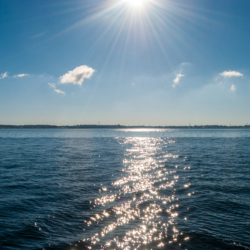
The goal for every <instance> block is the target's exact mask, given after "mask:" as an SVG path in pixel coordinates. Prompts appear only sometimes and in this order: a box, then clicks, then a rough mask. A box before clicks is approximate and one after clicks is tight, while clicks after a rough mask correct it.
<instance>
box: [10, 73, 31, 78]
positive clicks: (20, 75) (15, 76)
mask: <svg viewBox="0 0 250 250" xmlns="http://www.w3.org/2000/svg"><path fill="white" fill-rule="evenodd" d="M25 76H29V74H18V75H14V76H13V77H14V78H18V77H19V78H21V77H25Z"/></svg>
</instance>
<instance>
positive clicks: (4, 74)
mask: <svg viewBox="0 0 250 250" xmlns="http://www.w3.org/2000/svg"><path fill="white" fill-rule="evenodd" d="M6 77H8V72H5V73H3V74H1V75H0V79H4V78H6Z"/></svg>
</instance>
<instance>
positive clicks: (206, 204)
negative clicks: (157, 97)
mask: <svg viewBox="0 0 250 250" xmlns="http://www.w3.org/2000/svg"><path fill="white" fill-rule="evenodd" d="M0 249H1V250H2V249H3V250H12V249H26V250H33V249H46V250H51V249H62V250H64V249H65V250H78V249H116V250H118V249H125V250H135V249H141V250H142V249H143V250H146V249H148V250H150V249H169V250H172V249H190V250H191V249H198V250H200V249H250V130H152V129H149V130H147V129H141V130H138V129H134V130H132V129H131V130H105V129H103V130H0Z"/></svg>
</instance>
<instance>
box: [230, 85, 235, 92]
mask: <svg viewBox="0 0 250 250" xmlns="http://www.w3.org/2000/svg"><path fill="white" fill-rule="evenodd" d="M230 90H231V91H233V92H235V90H236V87H235V86H234V85H233V84H232V86H231V88H230Z"/></svg>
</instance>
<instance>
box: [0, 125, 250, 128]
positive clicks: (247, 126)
mask: <svg viewBox="0 0 250 250" xmlns="http://www.w3.org/2000/svg"><path fill="white" fill-rule="evenodd" d="M0 129H250V125H244V126H225V125H204V126H201V125H200V126H197V125H194V126H124V125H73V126H56V125H0Z"/></svg>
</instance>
